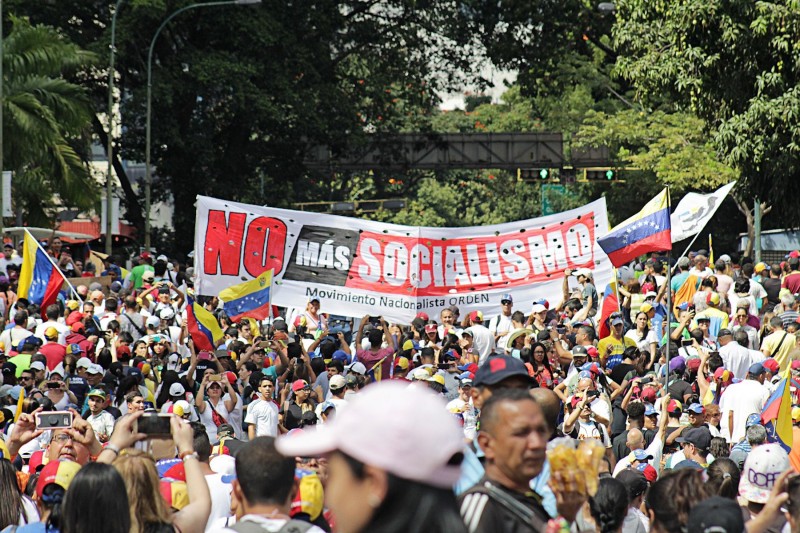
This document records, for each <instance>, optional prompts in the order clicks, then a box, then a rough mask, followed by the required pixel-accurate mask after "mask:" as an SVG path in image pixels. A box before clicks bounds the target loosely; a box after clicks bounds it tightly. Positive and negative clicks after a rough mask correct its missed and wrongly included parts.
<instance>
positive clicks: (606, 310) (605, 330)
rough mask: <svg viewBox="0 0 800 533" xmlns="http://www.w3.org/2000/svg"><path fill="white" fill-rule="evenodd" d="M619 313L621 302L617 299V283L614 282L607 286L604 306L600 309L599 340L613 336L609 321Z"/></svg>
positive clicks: (604, 294)
mask: <svg viewBox="0 0 800 533" xmlns="http://www.w3.org/2000/svg"><path fill="white" fill-rule="evenodd" d="M617 312H619V300H618V299H617V282H616V281H612V282H611V283H609V284H608V285H607V286H606V290H605V292H604V293H603V305H602V307H601V308H600V321H599V322H598V324H597V328H598V330H597V334H598V335H599V338H601V339H602V338H603V337H608V336H609V335H611V328H609V327H608V319H609V317H610V316H611V315H612V313H617Z"/></svg>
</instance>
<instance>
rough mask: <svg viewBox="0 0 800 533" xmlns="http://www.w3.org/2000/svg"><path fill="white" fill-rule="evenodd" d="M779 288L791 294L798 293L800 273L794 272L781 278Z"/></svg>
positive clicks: (799, 290)
mask: <svg viewBox="0 0 800 533" xmlns="http://www.w3.org/2000/svg"><path fill="white" fill-rule="evenodd" d="M781 287H782V288H784V289H789V290H790V291H791V292H792V294H797V293H800V272H798V271H796V270H794V271H792V273H791V274H789V275H788V276H786V277H785V278H783V283H781Z"/></svg>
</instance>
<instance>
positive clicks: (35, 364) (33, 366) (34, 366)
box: [31, 361, 44, 370]
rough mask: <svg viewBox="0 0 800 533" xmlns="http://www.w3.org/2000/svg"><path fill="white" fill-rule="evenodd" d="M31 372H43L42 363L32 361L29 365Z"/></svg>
mask: <svg viewBox="0 0 800 533" xmlns="http://www.w3.org/2000/svg"><path fill="white" fill-rule="evenodd" d="M31 370H44V363H42V362H41V361H34V362H33V363H31Z"/></svg>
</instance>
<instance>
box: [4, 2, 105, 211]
mask: <svg viewBox="0 0 800 533" xmlns="http://www.w3.org/2000/svg"><path fill="white" fill-rule="evenodd" d="M11 21H12V24H13V26H12V29H11V32H10V33H9V34H8V35H7V36H6V37H5V39H4V41H3V58H2V60H3V64H4V67H5V70H4V73H5V76H4V80H3V100H2V106H3V117H4V119H3V120H4V123H3V133H4V143H3V144H4V146H3V149H4V153H3V155H4V164H5V167H6V168H7V169H10V170H12V171H14V172H15V179H14V182H13V189H12V192H13V198H14V200H15V203H16V204H17V208H18V209H20V208H21V209H22V210H23V211H24V213H25V218H26V221H27V222H28V223H29V224H32V225H37V224H38V225H45V226H49V225H51V224H52V212H50V210H51V208H53V207H55V206H56V205H57V204H58V205H61V206H62V207H69V208H79V209H88V208H90V207H92V206H93V205H94V203H95V202H97V201H98V198H99V194H98V187H97V184H96V182H95V181H94V179H93V178H92V177H91V175H90V172H89V168H88V165H87V151H88V150H87V148H88V143H87V133H88V131H89V129H90V127H91V116H92V114H91V107H90V105H89V100H88V98H87V96H86V93H85V91H84V89H83V88H82V87H81V86H79V85H77V84H75V83H71V82H69V81H67V80H66V79H65V77H64V76H69V75H72V74H74V73H76V72H79V71H82V70H84V69H86V68H88V67H89V66H91V65H92V64H93V61H94V59H95V57H94V55H92V54H91V53H89V52H86V51H84V50H81V49H80V48H79V47H77V46H76V45H74V44H72V43H70V42H69V41H67V39H65V38H64V37H63V36H62V35H59V33H58V32H57V31H56V30H54V29H53V28H49V27H46V26H42V25H31V24H30V23H29V22H28V21H26V20H24V19H19V18H14V17H12V18H11Z"/></svg>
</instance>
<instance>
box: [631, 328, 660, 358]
mask: <svg viewBox="0 0 800 533" xmlns="http://www.w3.org/2000/svg"><path fill="white" fill-rule="evenodd" d="M625 336H626V337H628V338H629V339H630V340H632V341H633V342H635V343H636V347H637V348H639V351H640V352H647V353H650V345H651V344H656V345H657V344H658V336H657V335H656V332H655V330H653V329H650V330H649V331H648V332H647V335H645V336H644V338H643V339H640V338H639V332H638V331H636V330H635V329H629V330H628V332H627V333H626V334H625Z"/></svg>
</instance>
